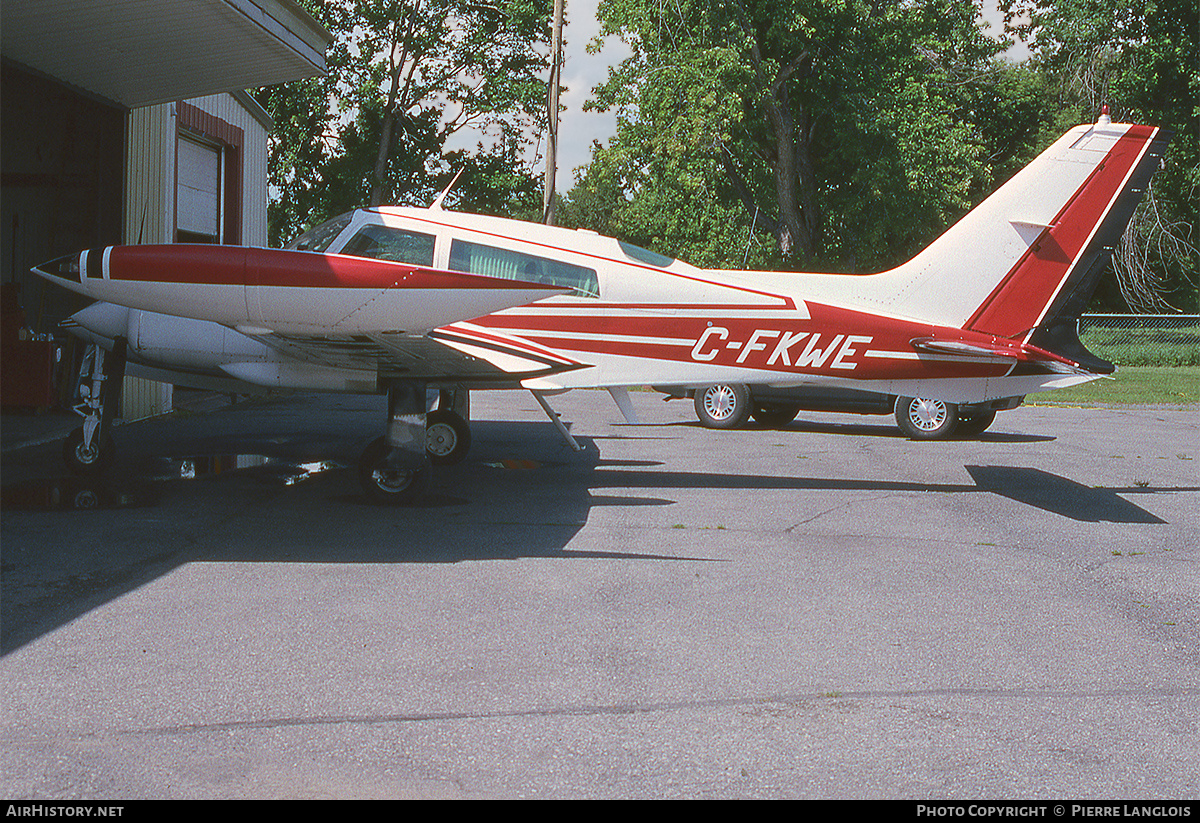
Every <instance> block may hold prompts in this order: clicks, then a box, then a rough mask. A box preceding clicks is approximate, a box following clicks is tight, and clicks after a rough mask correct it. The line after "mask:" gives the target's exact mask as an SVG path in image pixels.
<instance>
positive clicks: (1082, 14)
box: [1001, 0, 1200, 312]
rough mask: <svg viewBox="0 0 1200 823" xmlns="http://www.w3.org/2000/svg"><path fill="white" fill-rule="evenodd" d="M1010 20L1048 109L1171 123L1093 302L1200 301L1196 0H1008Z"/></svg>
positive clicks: (1175, 304)
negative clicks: (1042, 80) (1163, 160)
mask: <svg viewBox="0 0 1200 823" xmlns="http://www.w3.org/2000/svg"><path fill="white" fill-rule="evenodd" d="M1001 8H1002V9H1004V10H1005V13H1006V17H1007V19H1008V23H1009V26H1010V27H1011V29H1012V30H1013V31H1014V32H1015V33H1018V34H1020V35H1021V36H1023V37H1025V38H1027V39H1029V40H1030V41H1031V43H1032V48H1033V54H1034V61H1033V62H1034V68H1035V69H1036V70H1037V71H1039V72H1041V73H1042V74H1043V75H1044V76H1045V77H1046V78H1047V80H1048V85H1049V89H1050V90H1051V91H1052V94H1053V102H1054V103H1055V110H1056V111H1058V112H1061V113H1064V114H1065V115H1066V116H1067V117H1068V118H1078V119H1081V120H1084V121H1087V120H1090V119H1094V117H1095V115H1096V113H1097V112H1098V111H1099V109H1100V106H1101V105H1102V104H1105V103H1107V104H1108V105H1109V106H1110V108H1111V112H1112V117H1113V119H1114V120H1118V121H1124V122H1136V123H1149V124H1152V125H1158V126H1162V127H1163V128H1166V129H1170V130H1172V131H1174V132H1175V135H1174V137H1173V139H1172V142H1171V148H1170V150H1169V154H1168V159H1169V162H1168V163H1167V165H1166V168H1165V169H1164V170H1163V171H1162V172H1160V173H1159V174H1158V175H1156V176H1155V177H1154V179H1153V180H1152V182H1151V188H1150V190H1149V191H1148V192H1147V197H1146V198H1145V201H1144V202H1143V204H1142V206H1141V207H1140V208H1139V210H1138V213H1137V214H1136V215H1135V216H1134V220H1133V223H1132V224H1131V226H1130V231H1129V232H1127V233H1126V236H1125V238H1124V240H1123V241H1122V245H1121V247H1120V248H1119V249H1118V252H1117V255H1116V258H1115V268H1116V270H1117V274H1118V280H1117V282H1118V284H1119V286H1120V290H1119V291H1118V290H1117V289H1114V288H1112V287H1111V285H1110V284H1111V283H1112V281H1111V279H1110V278H1105V280H1104V281H1102V287H1101V291H1100V293H1099V295H1098V298H1099V299H1098V300H1097V301H1096V306H1097V307H1099V308H1102V309H1108V310H1115V311H1122V310H1128V309H1132V310H1133V311H1152V312H1153V311H1164V310H1167V311H1169V310H1171V309H1174V308H1180V309H1185V310H1190V311H1197V310H1200V295H1198V292H1197V287H1198V283H1197V279H1196V272H1197V270H1200V237H1197V235H1196V231H1197V222H1198V216H1200V215H1198V198H1197V190H1198V188H1200V38H1198V37H1197V32H1198V31H1200V10H1198V7H1197V5H1196V3H1195V0H1147V2H1144V3H1128V2H1125V0H1054V2H1050V0H1005V2H1004V3H1003V4H1002V6H1001Z"/></svg>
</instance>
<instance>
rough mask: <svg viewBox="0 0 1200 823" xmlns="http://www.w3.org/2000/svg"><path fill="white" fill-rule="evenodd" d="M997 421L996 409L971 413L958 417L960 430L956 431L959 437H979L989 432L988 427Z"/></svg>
mask: <svg viewBox="0 0 1200 823" xmlns="http://www.w3.org/2000/svg"><path fill="white" fill-rule="evenodd" d="M995 420H996V411H995V409H990V410H988V411H980V412H971V413H970V414H962V415H959V417H958V428H957V429H956V430H955V432H956V434H958V436H959V437H978V436H979V435H981V434H983V433H984V432H985V431H987V430H988V426H990V425H992V423H993V422H994V421H995Z"/></svg>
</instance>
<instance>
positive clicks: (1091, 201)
mask: <svg viewBox="0 0 1200 823" xmlns="http://www.w3.org/2000/svg"><path fill="white" fill-rule="evenodd" d="M1106 121H1107V116H1105V117H1102V118H1101V122H1099V123H1096V124H1095V125H1092V126H1079V127H1077V128H1075V129H1072V130H1071V131H1069V132H1068V133H1067V134H1065V135H1064V136H1063V137H1062V138H1061V139H1060V140H1058V141H1057V142H1056V143H1054V145H1052V146H1051V147H1050V148H1048V149H1047V150H1046V151H1045V152H1043V153H1042V154H1041V155H1040V156H1038V157H1037V159H1035V160H1034V161H1033V162H1032V163H1030V164H1029V165H1028V166H1026V167H1025V168H1024V169H1022V170H1021V171H1020V172H1018V173H1017V174H1016V175H1014V176H1013V178H1012V179H1011V180H1009V181H1008V182H1007V183H1005V184H1004V185H1003V186H1002V187H1001V188H1000V189H998V190H997V191H996V192H995V193H994V194H992V196H991V197H989V198H987V199H986V200H985V201H984V202H983V203H981V204H980V205H979V206H978V207H976V208H975V209H974V210H973V211H971V212H970V213H969V214H967V215H966V216H965V217H963V218H962V220H960V221H959V222H958V223H956V224H955V225H954V226H953V227H951V228H950V230H949V231H947V232H946V233H945V234H943V235H942V236H941V237H940V238H938V239H937V240H936V241H934V242H933V243H932V244H931V245H930V246H929V247H928V248H927V249H925V250H924V251H923V252H921V254H919V255H918V256H917V257H915V258H913V259H912V260H911V261H909V262H908V263H906V264H905V265H903V266H900V267H899V268H897V269H894V270H893V271H891V272H887V273H885V274H883V275H881V276H880V279H881V280H882V281H887V282H888V283H889V284H890V285H891V286H892V287H893V290H892V291H891V293H890V294H889V295H888V296H887V297H884V295H883V294H882V293H877V296H876V300H877V301H878V302H880V303H884V304H886V305H887V308H888V310H890V311H893V312H896V313H897V314H900V315H903V316H908V317H912V318H916V319H920V320H927V321H929V322H932V323H935V324H937V325H940V326H948V327H951V328H960V329H967V330H970V331H976V332H982V333H985V334H991V335H995V336H996V337H1000V338H1006V339H1009V340H1014V341H1020V342H1022V343H1029V344H1032V345H1035V346H1038V347H1040V348H1042V349H1045V350H1047V351H1050V352H1053V353H1055V354H1059V355H1062V356H1064V357H1067V358H1068V359H1070V360H1072V361H1074V362H1076V363H1079V364H1080V365H1081V366H1083V367H1084V368H1086V369H1087V370H1089V371H1093V372H1096V373H1109V372H1111V371H1112V370H1113V366H1112V364H1110V363H1106V362H1105V361H1103V360H1100V359H1099V358H1096V357H1094V356H1093V355H1091V354H1090V353H1089V352H1087V351H1086V350H1085V349H1084V348H1083V347H1082V345H1080V343H1079V340H1078V338H1077V337H1076V336H1075V324H1074V321H1075V319H1076V318H1078V316H1079V313H1080V312H1081V311H1082V310H1083V308H1084V307H1085V306H1086V304H1087V302H1088V300H1090V299H1091V296H1092V294H1093V292H1094V291H1095V288H1096V283H1097V281H1098V279H1099V277H1100V274H1101V273H1102V272H1103V270H1104V267H1105V265H1106V264H1107V263H1108V261H1109V258H1110V257H1111V254H1112V250H1113V248H1114V247H1115V246H1116V244H1117V242H1118V241H1119V240H1120V237H1121V235H1122V234H1123V233H1124V231H1125V228H1126V226H1127V225H1128V224H1129V221H1130V219H1131V218H1132V217H1133V211H1134V209H1135V208H1136V206H1137V204H1138V202H1139V201H1140V200H1141V197H1142V194H1143V192H1144V191H1145V187H1146V185H1147V183H1148V181H1149V179H1150V176H1151V175H1152V174H1153V173H1154V171H1155V170H1156V169H1157V168H1158V166H1159V163H1160V161H1161V158H1162V154H1163V152H1164V150H1165V149H1166V144H1167V141H1168V140H1169V138H1170V135H1169V133H1165V132H1162V131H1161V130H1159V129H1157V128H1153V127H1149V126H1135V125H1127V124H1116V123H1109V122H1106ZM879 285H883V283H882V282H881V283H880V284H879ZM881 298H882V299H881Z"/></svg>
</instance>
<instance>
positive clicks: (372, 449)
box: [358, 437, 430, 504]
mask: <svg viewBox="0 0 1200 823" xmlns="http://www.w3.org/2000/svg"><path fill="white" fill-rule="evenodd" d="M391 451H392V447H391V446H390V445H389V444H388V440H387V438H386V437H380V438H378V439H376V440H374V441H372V442H371V445H369V446H367V448H366V449H365V450H363V453H362V457H361V458H360V459H359V461H358V480H359V482H360V483H361V484H362V487H363V489H364V490H365V491H366V493H367V497H369V498H370V499H371V500H373V501H374V502H376V503H388V504H407V503H413V502H416V501H417V500H418V499H420V497H421V496H422V495H423V494H425V492H426V491H427V490H428V489H429V480H430V470H429V469H428V468H414V469H403V468H395V467H393V466H392V465H391V464H390V463H389V460H388V458H389V456H390V455H391Z"/></svg>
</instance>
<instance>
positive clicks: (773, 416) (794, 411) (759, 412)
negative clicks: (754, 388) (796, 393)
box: [750, 406, 800, 429]
mask: <svg viewBox="0 0 1200 823" xmlns="http://www.w3.org/2000/svg"><path fill="white" fill-rule="evenodd" d="M799 413H800V407H799V406H773V407H771V408H769V409H768V408H763V407H762V406H758V407H756V408H755V409H754V411H753V412H751V413H750V416H751V417H753V418H754V422H755V423H757V424H758V425H760V426H762V427H764V428H767V429H782V428H783V427H784V426H786V425H787V424H788V423H791V422H792V421H793V420H795V419H796V415H798V414H799Z"/></svg>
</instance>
